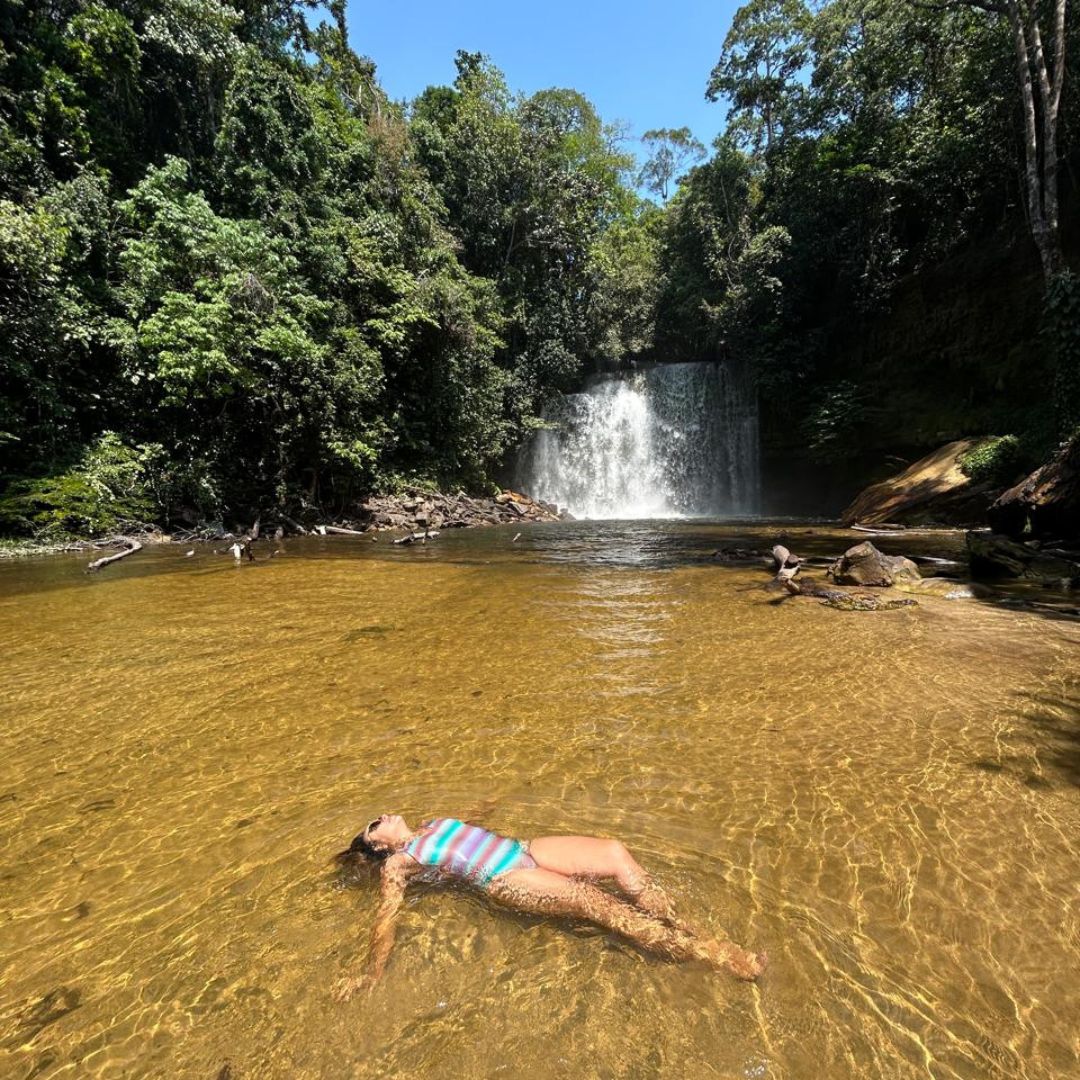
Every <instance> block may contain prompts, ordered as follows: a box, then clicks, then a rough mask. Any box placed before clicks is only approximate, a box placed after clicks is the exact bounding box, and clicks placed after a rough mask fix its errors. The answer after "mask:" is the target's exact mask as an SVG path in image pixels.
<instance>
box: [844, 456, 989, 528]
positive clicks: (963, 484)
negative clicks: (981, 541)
mask: <svg viewBox="0 0 1080 1080" xmlns="http://www.w3.org/2000/svg"><path fill="white" fill-rule="evenodd" d="M989 441H990V439H989V437H984V438H978V439H957V440H956V441H955V442H951V443H946V444H945V445H944V446H940V447H938V449H937V450H935V451H934V452H933V453H931V454H927V455H926V457H923V458H920V459H919V460H918V461H916V462H915V463H914V464H913V465H909V466H908V467H907V468H906V469H904V470H903V471H902V472H899V473H897V474H896V475H895V476H890V477H889V478H888V479H887V480H882V481H881V482H880V483H878V484H873V485H871V486H870V487H868V488H866V489H865V490H864V491H862V492H860V493H859V494H858V495H857V496H856V498H855V500H854V502H852V503H851V505H850V506H849V507H848V508H847V509H846V510H845V511H844V512H843V514H841V516H840V519H841V521H843V523H844V524H845V525H855V524H863V525H877V524H880V523H881V522H897V523H900V524H905V525H927V524H940V525H972V526H974V525H981V524H982V523H983V521H984V520H985V515H986V508H987V507H988V506H989V505H990V503H991V502H992V501H993V497H994V494H995V493H996V491H1000V487H999V488H996V489H992V488H991V487H990V485H988V484H986V483H975V482H974V481H972V479H971V477H969V476H968V475H967V474H966V473H965V472H964V471H963V470H962V469H961V468H960V458H961V457H962V456H963V455H964V454H966V453H968V452H969V451H971V450H975V449H977V448H978V447H980V446H982V445H983V444H984V443H987V442H989Z"/></svg>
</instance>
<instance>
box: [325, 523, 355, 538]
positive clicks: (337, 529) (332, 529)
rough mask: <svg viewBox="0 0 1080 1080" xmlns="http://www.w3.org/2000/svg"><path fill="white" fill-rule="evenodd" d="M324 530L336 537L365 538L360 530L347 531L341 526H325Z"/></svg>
mask: <svg viewBox="0 0 1080 1080" xmlns="http://www.w3.org/2000/svg"><path fill="white" fill-rule="evenodd" d="M322 528H323V529H324V530H325V531H326V532H328V533H333V535H334V536H364V535H365V534H364V533H362V532H361V531H360V530H359V529H345V528H343V527H342V526H340V525H323V526H322Z"/></svg>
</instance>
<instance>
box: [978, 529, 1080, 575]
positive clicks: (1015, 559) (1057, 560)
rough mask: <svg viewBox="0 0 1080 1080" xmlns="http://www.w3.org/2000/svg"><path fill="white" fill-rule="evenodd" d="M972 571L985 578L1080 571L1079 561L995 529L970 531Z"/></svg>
mask: <svg viewBox="0 0 1080 1080" xmlns="http://www.w3.org/2000/svg"><path fill="white" fill-rule="evenodd" d="M967 547H968V554H969V556H970V559H971V573H972V575H973V576H975V577H982V578H1002V577H1009V578H1031V579H1040V578H1050V579H1053V578H1065V577H1070V578H1071V577H1074V576H1076V575H1077V574H1078V573H1080V562H1073V561H1071V560H1069V559H1064V558H1062V557H1061V556H1059V555H1051V554H1050V553H1049V552H1045V551H1040V550H1039V548H1038V546H1036V545H1034V544H1021V543H1019V542H1017V541H1016V540H1012V539H1010V538H1009V537H1008V536H1002V535H1000V534H999V533H992V532H969V533H968V534H967Z"/></svg>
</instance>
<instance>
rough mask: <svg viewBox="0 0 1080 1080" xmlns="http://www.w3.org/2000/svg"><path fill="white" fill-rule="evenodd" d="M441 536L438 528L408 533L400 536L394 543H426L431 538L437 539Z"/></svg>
mask: <svg viewBox="0 0 1080 1080" xmlns="http://www.w3.org/2000/svg"><path fill="white" fill-rule="evenodd" d="M438 538H439V532H438V530H437V529H433V530H431V531H430V532H428V531H426V530H425V531H424V532H413V533H406V535H405V536H399V537H398V538H397V539H396V540H395V541H394V543H395V544H417V543H419V544H426V543H427V542H428V541H429V540H437V539H438Z"/></svg>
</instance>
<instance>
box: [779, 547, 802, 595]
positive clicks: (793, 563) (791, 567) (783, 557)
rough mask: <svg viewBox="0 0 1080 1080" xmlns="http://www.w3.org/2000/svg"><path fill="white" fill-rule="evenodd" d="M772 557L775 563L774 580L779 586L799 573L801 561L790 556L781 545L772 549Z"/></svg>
mask: <svg viewBox="0 0 1080 1080" xmlns="http://www.w3.org/2000/svg"><path fill="white" fill-rule="evenodd" d="M772 557H773V559H774V561H775V563H776V580H777V581H779V582H780V583H781V584H785V585H786V584H787V582H789V581H791V579H792V578H793V577H794V576H795V575H796V574H797V573H798V572H799V569H800V567H801V566H802V559H800V558H799V557H798V556H797V555H792V554H791V552H790V551H788V549H787V548H786V547H784V545H783V544H777V545H776V546H775V547H774V548H773V549H772Z"/></svg>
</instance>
